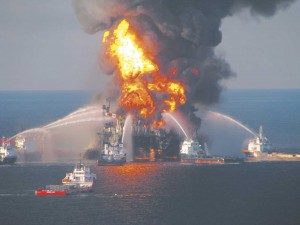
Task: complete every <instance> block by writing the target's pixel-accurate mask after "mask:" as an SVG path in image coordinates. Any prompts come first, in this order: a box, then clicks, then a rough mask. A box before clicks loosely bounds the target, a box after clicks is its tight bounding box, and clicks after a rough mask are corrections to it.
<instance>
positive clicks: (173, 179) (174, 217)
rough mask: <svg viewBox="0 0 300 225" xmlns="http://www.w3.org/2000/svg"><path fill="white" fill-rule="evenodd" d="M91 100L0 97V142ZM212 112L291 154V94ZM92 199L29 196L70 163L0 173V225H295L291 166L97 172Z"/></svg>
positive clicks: (271, 93)
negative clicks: (254, 131)
mask: <svg viewBox="0 0 300 225" xmlns="http://www.w3.org/2000/svg"><path fill="white" fill-rule="evenodd" d="M91 98H92V94H91V93H86V92H79V91H72V92H70V91H68V92H36V91H34V92H0V106H1V112H0V135H1V136H13V135H14V134H16V133H18V132H20V131H21V130H26V129H30V128H34V127H39V126H43V125H45V124H48V123H51V122H53V121H55V120H57V119H59V118H61V117H64V116H65V115H67V114H69V113H71V112H73V111H75V110H77V109H78V108H79V107H82V106H83V105H87V104H88V103H89V102H90V101H91ZM213 110H215V111H218V112H221V113H224V114H226V115H229V116H230V117H232V118H234V119H235V120H237V121H240V122H242V123H243V124H244V125H247V127H249V128H250V129H258V127H259V126H260V125H263V126H264V131H265V134H266V135H267V136H268V138H269V139H270V140H271V141H272V143H273V144H274V145H277V146H279V147H280V148H282V149H283V150H285V151H294V152H298V151H299V149H300V142H299V140H300V124H299V122H300V121H299V119H298V115H300V90H255V91H249V90H234V91H226V92H224V93H223V95H222V98H221V102H220V104H219V105H216V106H214V108H213ZM85 163H87V164H88V165H90V167H91V170H92V171H93V172H94V173H96V175H97V178H98V179H97V181H96V186H95V190H94V192H93V193H87V194H79V195H72V196H67V197H35V196H34V190H35V189H37V188H38V187H41V186H44V185H47V184H59V183H60V182H61V179H62V178H63V177H64V176H65V173H66V172H71V171H72V170H73V166H74V165H73V163H70V162H61V163H57V162H56V163H54V162H52V163H22V162H18V163H17V164H16V165H13V166H7V165H2V166H0V224H1V225H2V224H3V225H41V224H42V225H64V224H65V225H69V224H74V225H77V224H78V225H95V224H99V225H100V224H101V225H102V224H103V225H119V224H120V225H123V224H124V225H127V224H128V225H131V224H132V225H144V224H145V225H173V224H174V225H194V224H195V225H223V224H224V225H248V224H249V225H298V224H300V213H299V212H300V192H299V187H300V173H299V171H300V162H267V163H241V164H227V165H189V164H180V163H179V162H148V163H127V164H125V165H124V166H119V167H109V166H107V167H99V166H96V163H95V162H93V161H88V162H85Z"/></svg>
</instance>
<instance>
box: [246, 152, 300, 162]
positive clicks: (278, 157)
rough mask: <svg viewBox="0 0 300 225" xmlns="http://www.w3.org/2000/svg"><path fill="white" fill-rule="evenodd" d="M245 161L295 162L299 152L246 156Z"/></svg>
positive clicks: (299, 156)
mask: <svg viewBox="0 0 300 225" xmlns="http://www.w3.org/2000/svg"><path fill="white" fill-rule="evenodd" d="M245 161H246V162H296V161H300V154H282V153H276V154H267V155H264V156H258V157H248V158H247V159H246V160H245Z"/></svg>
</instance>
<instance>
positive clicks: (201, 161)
mask: <svg viewBox="0 0 300 225" xmlns="http://www.w3.org/2000/svg"><path fill="white" fill-rule="evenodd" d="M180 162H181V163H191V164H224V159H222V158H207V159H206V158H202V159H201V158H199V159H181V161H180Z"/></svg>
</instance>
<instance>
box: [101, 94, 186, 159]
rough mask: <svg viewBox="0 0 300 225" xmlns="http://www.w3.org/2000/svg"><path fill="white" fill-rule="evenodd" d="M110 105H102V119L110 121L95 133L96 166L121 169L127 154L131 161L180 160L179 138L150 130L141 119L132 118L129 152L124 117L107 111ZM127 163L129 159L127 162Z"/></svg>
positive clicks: (175, 133)
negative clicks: (125, 144)
mask: <svg viewBox="0 0 300 225" xmlns="http://www.w3.org/2000/svg"><path fill="white" fill-rule="evenodd" d="M110 108H111V107H110V101H109V99H107V100H106V104H104V105H103V107H102V109H103V116H105V117H108V118H110V119H109V121H108V122H106V123H105V124H104V126H103V129H102V130H101V131H100V132H98V137H99V141H98V149H99V152H100V155H99V158H98V165H122V164H124V163H125V162H126V154H127V153H128V152H129V151H130V152H132V161H161V160H168V161H170V160H177V159H178V156H179V146H180V142H181V140H180V135H179V134H178V133H177V132H176V131H173V130H171V131H170V132H167V131H166V130H164V129H162V128H153V127H151V126H149V125H148V124H147V121H146V120H143V119H142V118H133V119H132V122H131V123H130V124H128V126H130V127H131V129H130V130H131V141H132V145H131V148H132V149H126V146H124V143H123V142H124V140H123V139H124V132H125V129H124V126H125V120H124V116H122V115H119V114H115V113H112V112H111V111H110ZM127 161H128V159H127Z"/></svg>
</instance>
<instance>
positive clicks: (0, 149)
mask: <svg viewBox="0 0 300 225" xmlns="http://www.w3.org/2000/svg"><path fill="white" fill-rule="evenodd" d="M16 160H17V156H16V154H15V151H14V149H13V147H12V145H11V144H10V139H7V138H4V137H3V138H2V141H1V145H0V164H10V165H12V164H14V163H15V162H16Z"/></svg>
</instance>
